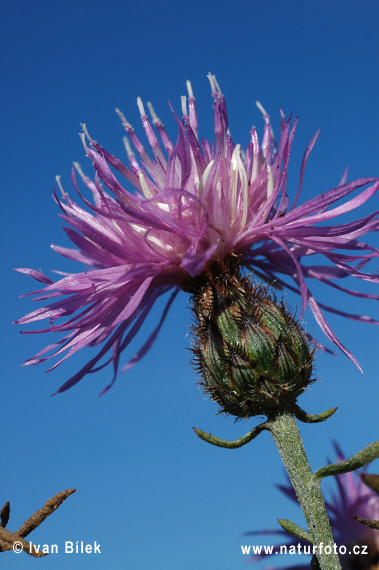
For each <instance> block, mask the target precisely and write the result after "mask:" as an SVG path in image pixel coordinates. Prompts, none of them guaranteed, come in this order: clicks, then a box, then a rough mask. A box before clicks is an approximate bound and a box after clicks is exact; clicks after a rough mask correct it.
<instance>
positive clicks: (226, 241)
mask: <svg viewBox="0 0 379 570" xmlns="http://www.w3.org/2000/svg"><path fill="white" fill-rule="evenodd" d="M209 79H210V83H211V88H212V96H213V100H214V125H215V141H214V142H212V143H211V144H210V143H209V142H208V140H203V139H201V138H199V136H198V122H197V115H196V107H195V99H194V96H193V93H192V89H191V85H190V83H189V82H188V83H187V87H188V109H187V101H186V98H185V97H183V98H182V114H183V117H182V119H181V120H179V118H178V117H177V116H176V114H175V112H174V111H173V114H174V117H175V120H176V123H177V129H178V138H177V142H176V144H175V145H174V144H173V143H172V142H171V140H170V138H169V136H168V134H167V131H166V130H165V128H164V126H163V124H162V122H161V121H160V120H159V119H158V117H157V116H156V114H155V112H154V110H153V108H152V106H151V105H150V104H148V106H149V109H150V113H151V116H152V123H153V126H154V127H155V131H154V129H153V128H152V125H151V123H150V122H149V119H148V118H147V116H146V114H145V109H144V107H143V105H142V102H141V100H140V99H138V107H139V110H140V113H141V120H142V124H143V127H144V129H145V132H146V136H147V140H148V142H149V145H150V148H151V154H149V153H148V152H147V151H146V150H145V148H144V146H143V145H142V143H141V141H140V140H139V138H138V137H137V135H136V134H135V132H134V129H133V127H132V126H131V125H130V124H129V123H128V122H127V120H126V119H125V117H124V116H123V115H122V113H121V112H120V111H117V112H118V114H119V116H120V117H121V120H122V123H123V125H124V127H125V130H126V131H127V134H128V138H127V139H125V146H126V152H127V155H128V159H129V166H125V165H124V164H123V162H121V160H119V159H118V158H116V157H114V156H113V155H112V154H110V153H109V152H108V151H106V150H105V149H104V148H103V147H101V146H100V145H99V144H98V143H97V142H96V141H94V140H93V139H91V137H90V136H89V135H88V132H87V130H86V128H85V127H83V130H84V133H83V135H82V140H83V145H84V148H85V151H86V154H87V156H88V157H89V158H90V160H91V161H92V164H93V167H94V170H95V176H94V179H93V180H92V179H90V178H88V177H87V176H86V175H85V174H84V173H83V172H82V170H81V168H80V167H79V165H75V169H73V171H72V182H73V185H74V187H75V189H76V191H77V193H78V195H79V197H80V198H81V200H82V202H83V203H84V205H85V208H84V207H82V206H79V205H78V204H77V203H76V202H74V201H73V200H72V199H71V198H70V197H69V195H68V194H67V193H66V192H65V191H64V190H63V188H62V187H61V184H60V181H59V180H58V184H59V187H60V190H61V194H62V197H61V198H59V197H58V196H57V195H56V194H54V196H55V200H56V202H57V204H58V205H59V207H60V209H61V211H62V213H61V214H60V215H61V217H62V219H63V220H64V222H65V223H66V224H67V226H66V227H65V228H64V229H65V231H66V233H67V235H68V237H69V238H70V240H71V241H72V242H73V243H74V245H75V246H76V249H69V248H65V247H59V246H52V247H53V249H54V250H55V251H56V252H58V253H59V254H61V255H63V256H64V257H67V258H69V259H73V260H75V261H78V262H80V263H81V264H83V265H84V266H85V267H84V271H82V272H80V273H76V274H70V275H66V276H65V277H63V278H62V279H60V280H59V281H57V282H53V281H51V280H50V279H49V278H48V277H46V276H45V275H44V274H42V273H41V272H40V271H36V270H32V269H18V271H21V272H23V273H26V274H28V275H31V276H32V277H34V279H36V280H37V281H40V282H42V283H43V284H44V285H45V286H44V287H43V288H42V289H39V290H37V291H34V294H37V295H38V296H37V298H36V299H35V300H39V301H44V302H45V303H46V304H45V306H44V307H42V308H39V309H37V310H36V311H33V312H32V313H30V314H29V315H27V316H25V317H23V318H21V319H18V320H17V321H16V322H17V323H19V324H27V323H31V322H34V321H39V320H42V319H46V318H47V319H49V322H50V324H49V326H48V327H47V328H45V329H42V330H38V331H28V332H32V333H38V332H48V331H54V332H61V333H63V338H61V340H59V341H58V342H57V343H55V344H52V345H50V346H48V347H46V348H45V349H43V350H42V351H41V352H40V353H38V354H37V355H36V356H35V357H34V358H31V359H30V360H28V361H27V362H26V364H37V363H40V362H44V361H45V360H48V359H49V358H51V357H52V356H57V357H59V361H58V362H57V363H56V364H54V366H52V368H50V370H52V369H53V368H55V367H56V366H57V365H58V364H60V363H61V362H62V361H63V360H65V359H66V358H67V357H68V356H70V355H72V354H73V353H74V352H76V351H78V350H80V349H81V348H84V347H86V346H95V347H98V351H97V353H96V354H95V355H94V356H93V358H92V359H91V360H90V361H89V362H88V363H87V364H86V365H85V366H84V367H83V368H82V369H81V370H80V371H79V372H78V373H77V374H75V375H74V376H73V377H72V378H70V379H69V380H68V381H67V382H66V383H65V384H64V385H63V386H62V387H61V388H60V389H59V390H58V392H63V391H65V390H67V389H68V388H70V387H71V386H73V385H74V384H76V383H77V382H79V381H80V380H81V379H82V378H83V376H85V375H86V374H88V373H90V372H95V371H96V370H99V369H100V368H102V367H104V366H105V365H106V364H108V363H110V362H112V363H113V368H114V377H113V380H112V383H111V384H113V382H114V380H115V377H116V375H117V371H118V368H119V359H120V355H121V353H122V352H123V351H124V349H126V347H127V346H128V344H129V343H130V341H131V340H132V339H133V338H134V336H135V335H136V334H137V332H138V331H139V329H140V328H141V326H142V324H143V322H144V320H145V318H146V316H147V314H148V312H149V310H150V309H151V307H152V306H153V304H154V303H155V301H156V300H157V299H158V297H160V296H161V295H163V294H165V293H167V292H168V291H170V290H172V295H171V296H170V297H169V299H168V301H166V305H165V308H164V310H163V314H162V318H161V320H160V322H159V323H158V324H157V327H156V328H155V330H154V331H153V332H152V333H151V334H150V336H149V337H148V339H147V340H146V341H145V343H144V344H143V345H142V347H141V348H140V350H139V351H138V353H137V354H136V355H135V356H134V357H133V358H132V359H131V360H130V361H129V362H128V363H127V364H126V365H125V366H124V368H123V369H122V370H125V369H126V368H128V367H130V366H132V365H133V364H134V363H136V362H137V361H138V360H140V359H141V358H142V356H143V355H144V354H145V353H146V352H147V350H148V349H149V348H150V346H151V345H152V343H153V342H154V340H155V338H156V336H157V334H158V332H159V330H160V328H161V326H162V323H163V321H164V318H165V316H166V314H167V312H168V310H169V307H170V305H171V303H172V301H173V299H174V297H175V295H176V294H177V292H178V291H179V290H180V288H181V287H182V286H183V284H184V283H185V282H188V279H190V278H193V277H195V276H196V275H198V274H199V273H201V272H202V271H203V270H204V268H205V266H206V265H207V263H208V262H209V261H210V260H211V259H223V258H225V257H226V256H228V255H230V254H234V255H238V256H239V258H240V263H241V265H242V266H245V267H247V268H249V269H253V270H254V271H255V272H256V273H257V274H258V275H259V276H261V277H263V278H264V279H266V280H267V281H272V280H276V282H277V283H278V284H279V285H282V286H284V287H287V288H288V289H291V290H293V291H296V292H297V293H299V294H300V295H301V299H302V311H301V313H302V314H303V313H304V311H305V309H306V307H307V305H309V307H310V308H311V310H312V311H313V314H314V315H315V318H316V321H317V323H318V324H319V326H320V327H321V329H322V330H323V332H324V333H325V334H326V336H327V337H328V338H329V339H330V340H331V341H332V342H333V343H334V344H336V345H337V346H338V347H339V348H340V349H341V350H342V351H343V352H344V353H345V354H347V355H348V356H349V357H350V358H351V359H352V360H353V361H354V362H355V363H356V364H357V362H356V360H355V359H354V357H353V356H352V355H351V353H350V352H349V351H348V350H347V349H346V348H345V347H344V346H343V345H342V343H341V342H340V341H339V339H338V338H337V337H336V335H335V334H334V333H333V331H332V330H331V328H330V326H329V325H328V323H327V321H326V319H325V316H324V314H323V310H326V311H331V312H336V313H338V314H342V315H344V316H347V317H349V318H352V319H355V320H361V321H369V322H375V321H374V320H373V319H371V318H369V317H364V316H356V315H349V314H347V313H342V312H341V311H337V310H336V309H334V308H333V307H329V306H325V305H322V304H320V303H318V302H317V301H316V299H315V298H314V296H313V295H312V293H311V291H310V289H309V288H308V281H309V279H310V278H313V279H316V280H319V281H321V282H323V283H326V284H327V285H330V286H332V287H335V288H337V289H339V290H341V291H344V292H345V293H349V294H351V295H353V296H359V297H369V298H373V299H378V298H379V296H378V295H369V294H364V293H359V292H356V291H352V290H348V289H345V288H343V287H341V286H340V285H337V283H336V281H338V280H339V279H342V278H344V277H347V276H354V277H356V278H358V279H364V280H367V281H373V282H378V281H379V276H378V275H376V276H373V275H370V274H368V273H366V272H365V271H364V269H365V265H366V264H367V263H368V262H369V261H370V260H371V259H372V258H373V257H377V256H378V255H379V251H378V250H376V249H374V248H372V247H370V246H369V245H366V244H365V243H363V242H362V241H359V240H360V238H361V236H363V235H365V234H367V233H368V232H370V231H374V230H377V229H378V226H379V220H378V212H375V213H373V214H371V215H369V216H367V217H364V218H362V219H357V220H356V221H353V222H349V223H345V224H336V223H334V222H333V225H327V222H330V220H334V218H337V217H338V216H340V215H341V214H343V213H345V212H349V211H351V210H353V209H355V208H357V207H358V206H360V205H362V204H364V203H365V202H366V201H367V200H368V199H369V198H371V197H372V196H373V195H374V194H375V193H376V192H377V191H378V190H379V181H378V179H374V178H362V179H359V180H356V181H354V182H349V183H346V180H345V178H346V177H344V179H343V180H342V181H341V183H340V184H339V185H338V186H337V187H335V188H333V189H331V190H329V191H326V192H323V193H322V194H320V195H319V196H317V197H315V198H312V199H310V200H308V201H306V202H304V203H303V204H301V205H298V201H299V196H300V191H301V186H302V182H303V178H304V171H305V166H306V163H307V160H308V157H309V154H310V152H311V150H312V148H313V146H314V144H315V142H316V139H317V135H318V133H316V135H315V136H314V137H313V139H312V140H311V142H310V143H309V145H308V147H307V148H306V151H305V153H304V157H303V161H302V164H301V169H300V182H299V187H298V189H297V191H296V192H295V193H294V194H293V195H292V197H291V199H292V203H290V197H289V195H288V193H287V171H288V164H289V158H290V153H291V146H292V142H293V138H294V135H295V129H296V124H297V119H295V121H293V122H292V124H291V117H289V118H285V116H284V115H283V113H282V114H281V127H280V128H281V134H280V141H279V145H278V146H277V145H276V143H275V140H274V137H273V133H272V129H271V125H270V119H269V117H268V115H267V114H266V112H265V111H264V109H263V108H262V107H260V108H261V111H262V112H263V117H264V120H265V128H264V133H263V137H262V140H261V141H259V140H258V135H257V132H256V130H255V128H254V127H253V128H252V129H251V131H250V142H249V144H248V145H247V148H246V150H245V151H244V152H243V151H242V150H241V146H240V145H239V144H234V143H233V141H232V138H231V135H230V132H229V128H228V116H227V111H226V106H225V100H224V96H223V95H222V93H221V90H220V88H219V85H218V83H217V81H216V79H215V77H214V76H212V75H209ZM156 133H157V134H158V136H159V138H160V141H161V142H159V140H158V138H157V135H156ZM130 142H131V143H132V145H133V147H134V150H132V146H131V144H130ZM75 171H76V172H77V174H78V175H79V177H80V178H81V179H82V182H83V183H84V185H85V186H87V188H88V189H89V191H90V194H92V198H93V200H92V201H89V200H88V199H87V198H86V197H85V196H84V195H83V194H82V191H81V190H79V187H78V183H77V175H76V172H75ZM120 180H121V181H120ZM132 187H134V188H135V191H134V193H132V192H131V190H133V188H132ZM358 189H361V190H360V193H358V194H357V193H355V195H354V196H353V197H351V196H350V195H351V194H352V193H353V192H354V191H356V190H358ZM347 197H348V198H347ZM341 199H346V200H345V202H343V203H342V205H339V206H334V204H335V202H337V201H338V200H341ZM316 254H321V256H323V258H324V260H325V261H324V265H320V264H312V262H311V260H312V256H313V257H314V256H315V255H316ZM376 324H377V323H376ZM47 353H49V355H46V354H47ZM63 355H64V356H63ZM103 357H105V362H104V360H102V359H103ZM101 360H102V363H101V364H100V361H101ZM357 366H358V364H357ZM111 384H110V385H111ZM110 385H109V386H108V387H107V388H106V389H105V390H107V389H108V388H109V387H110Z"/></svg>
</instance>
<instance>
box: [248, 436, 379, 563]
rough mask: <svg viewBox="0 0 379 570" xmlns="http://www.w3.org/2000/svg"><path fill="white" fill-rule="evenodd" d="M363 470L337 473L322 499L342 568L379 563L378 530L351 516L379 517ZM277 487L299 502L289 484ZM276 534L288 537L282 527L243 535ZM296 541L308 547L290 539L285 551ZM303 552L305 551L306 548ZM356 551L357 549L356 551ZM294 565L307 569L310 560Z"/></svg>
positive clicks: (377, 498) (377, 503) (340, 455)
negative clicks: (334, 488) (333, 486)
mask: <svg viewBox="0 0 379 570" xmlns="http://www.w3.org/2000/svg"><path fill="white" fill-rule="evenodd" d="M334 447H335V451H336V455H337V461H338V462H340V461H344V460H345V459H346V458H345V457H344V455H343V453H342V452H341V450H340V448H339V446H338V445H336V444H335V446H334ZM362 473H364V471H363V472H361V475H360V474H359V473H357V472H353V473H344V474H342V475H336V476H335V480H336V483H337V491H334V492H332V493H331V495H330V499H329V500H328V501H325V505H326V510H327V512H328V515H329V518H330V524H331V527H332V531H333V536H334V540H335V543H336V545H337V547H338V548H339V552H340V562H341V566H342V570H375V569H376V568H378V565H379V531H378V530H375V529H373V528H368V527H367V526H364V525H363V524H361V523H360V522H358V521H357V520H355V518H354V517H355V516H359V517H362V518H364V519H367V520H378V519H379V496H378V495H377V494H376V493H375V492H374V491H373V490H372V489H371V488H370V487H368V486H367V485H366V484H365V483H364V480H363V478H362ZM278 487H279V489H280V490H281V491H282V492H283V493H284V494H285V495H287V496H288V497H289V498H290V499H292V500H293V501H295V502H296V503H297V504H298V501H297V498H296V495H295V492H294V490H293V488H292V486H291V485H290V484H288V485H278ZM275 534H276V535H278V536H279V535H280V536H283V537H287V538H288V536H289V535H288V534H287V532H285V531H284V530H279V531H275V530H266V531H253V532H247V533H245V535H275ZM283 544H284V542H283ZM298 544H300V545H301V546H302V547H307V548H309V547H310V545H309V544H308V543H307V542H305V541H303V540H301V539H299V538H292V539H290V540H289V541H288V542H286V546H287V550H288V551H289V549H290V547H291V546H292V547H295V548H297V545H298ZM358 546H359V547H360V549H359V554H354V550H353V549H354V547H358ZM362 546H366V547H367V549H364V552H366V553H365V554H361V552H362V548H361V547H362ZM340 547H341V549H340ZM310 548H311V550H310V552H312V547H310ZM345 549H346V552H345ZM275 550H277V551H279V550H280V546H277V547H276V546H274V547H273V552H275ZM302 552H308V551H307V550H306V549H305V550H302ZM344 552H345V553H344ZM356 552H358V551H357V550H356ZM263 556H265V555H264V554H262V555H261V556H257V557H254V560H253V561H257V559H258V558H262V557H263ZM291 568H292V566H291ZM293 568H296V569H297V570H306V569H308V568H309V563H308V564H307V565H303V566H301V565H300V566H295V567H293ZM287 570H290V568H287Z"/></svg>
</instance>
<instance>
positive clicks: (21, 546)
mask: <svg viewBox="0 0 379 570" xmlns="http://www.w3.org/2000/svg"><path fill="white" fill-rule="evenodd" d="M75 491H76V489H68V490H67V491H62V492H61V493H58V494H57V495H55V496H54V497H52V498H51V499H49V500H48V501H46V503H45V504H44V506H43V507H42V509H39V510H38V511H37V512H35V513H34V514H33V515H32V516H31V517H30V518H29V519H28V520H27V521H26V522H24V524H22V525H21V526H20V528H19V529H18V531H17V532H11V531H10V530H6V529H5V527H6V525H7V523H8V520H9V513H10V507H9V502H8V503H5V505H4V507H3V508H2V509H1V513H0V520H1V524H0V552H4V551H5V550H12V549H13V550H16V549H17V551H18V552H20V551H21V550H24V552H26V553H27V554H30V555H31V556H35V557H40V556H46V554H47V553H44V552H41V551H37V550H36V549H35V548H34V546H33V545H32V544H31V543H29V542H27V541H26V540H24V538H25V536H27V535H28V534H30V533H31V532H32V531H33V530H34V529H35V528H37V527H38V526H39V525H40V524H41V523H43V521H44V520H45V519H46V518H47V517H48V516H50V515H51V513H53V512H54V511H55V510H56V509H57V508H58V507H59V506H60V505H61V504H62V503H63V501H64V500H66V499H67V497H69V496H70V495H71V494H72V493H75Z"/></svg>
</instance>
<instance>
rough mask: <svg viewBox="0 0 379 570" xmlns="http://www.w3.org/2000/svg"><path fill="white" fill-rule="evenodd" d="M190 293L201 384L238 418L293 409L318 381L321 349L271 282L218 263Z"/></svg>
mask: <svg viewBox="0 0 379 570" xmlns="http://www.w3.org/2000/svg"><path fill="white" fill-rule="evenodd" d="M188 290H189V291H191V292H192V293H193V297H192V304H193V312H194V314H195V319H196V326H195V327H194V328H193V333H194V336H195V343H194V347H193V353H194V362H195V365H197V368H198V370H199V372H200V374H201V376H202V379H201V381H200V382H199V384H200V385H201V386H202V387H203V389H204V392H205V393H208V394H209V395H210V396H211V398H212V399H213V400H214V401H215V402H216V403H217V404H218V405H219V406H220V407H221V410H220V413H225V414H232V415H234V416H236V417H237V418H249V417H251V416H256V415H266V416H272V415H274V414H276V413H278V412H280V411H282V410H283V411H284V410H288V409H289V408H290V407H291V404H294V403H295V402H296V398H297V397H298V396H299V395H300V394H301V393H302V392H303V390H304V389H305V388H306V387H307V386H308V385H309V384H310V382H311V374H312V361H313V352H314V351H313V350H311V349H310V346H309V343H308V341H307V339H306V336H305V334H304V332H303V331H302V329H301V327H300V326H299V324H298V323H297V322H296V321H295V319H294V317H293V315H292V314H291V313H290V312H289V310H288V309H287V308H286V306H285V305H284V303H283V302H282V301H281V302H279V303H277V302H276V299H272V298H271V297H270V295H269V292H268V287H263V286H262V285H258V286H254V285H253V284H252V283H251V281H250V280H249V279H247V278H243V277H241V275H240V270H239V265H238V261H237V260H236V259H234V258H233V257H229V258H227V259H225V260H223V261H212V262H211V263H210V264H209V265H208V267H207V268H206V270H205V271H204V272H203V273H202V274H201V275H200V276H199V277H197V278H195V279H193V280H191V284H190V285H189V286H188Z"/></svg>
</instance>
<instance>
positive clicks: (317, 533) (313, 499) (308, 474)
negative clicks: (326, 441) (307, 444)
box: [266, 413, 341, 570]
mask: <svg viewBox="0 0 379 570" xmlns="http://www.w3.org/2000/svg"><path fill="white" fill-rule="evenodd" d="M266 429H268V430H269V431H270V433H271V435H272V437H273V439H274V441H275V444H276V447H277V448H278V451H279V453H280V456H281V458H282V460H283V463H284V466H285V468H286V469H287V472H288V475H289V477H290V479H291V483H292V485H293V487H294V489H295V492H296V495H297V498H298V500H299V503H300V506H301V508H302V510H303V513H304V516H305V519H306V521H307V524H308V532H309V536H310V539H311V541H312V545H313V546H314V547H315V554H316V556H317V559H318V562H319V564H320V568H321V569H322V570H340V569H341V565H340V563H339V559H338V555H337V553H336V552H335V550H334V539H333V535H332V531H331V528H330V523H329V519H328V515H327V514H326V510H325V503H324V499H323V496H322V493H321V488H320V482H319V480H316V479H315V478H314V477H313V473H312V470H311V468H310V465H309V462H308V458H307V455H306V453H305V449H304V445H303V442H302V439H301V436H300V432H299V429H298V427H297V423H296V419H295V416H294V414H293V413H282V414H278V415H277V416H275V417H274V418H270V419H269V421H267V422H266ZM326 547H328V548H326ZM325 550H326V551H327V553H326V552H325Z"/></svg>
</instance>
